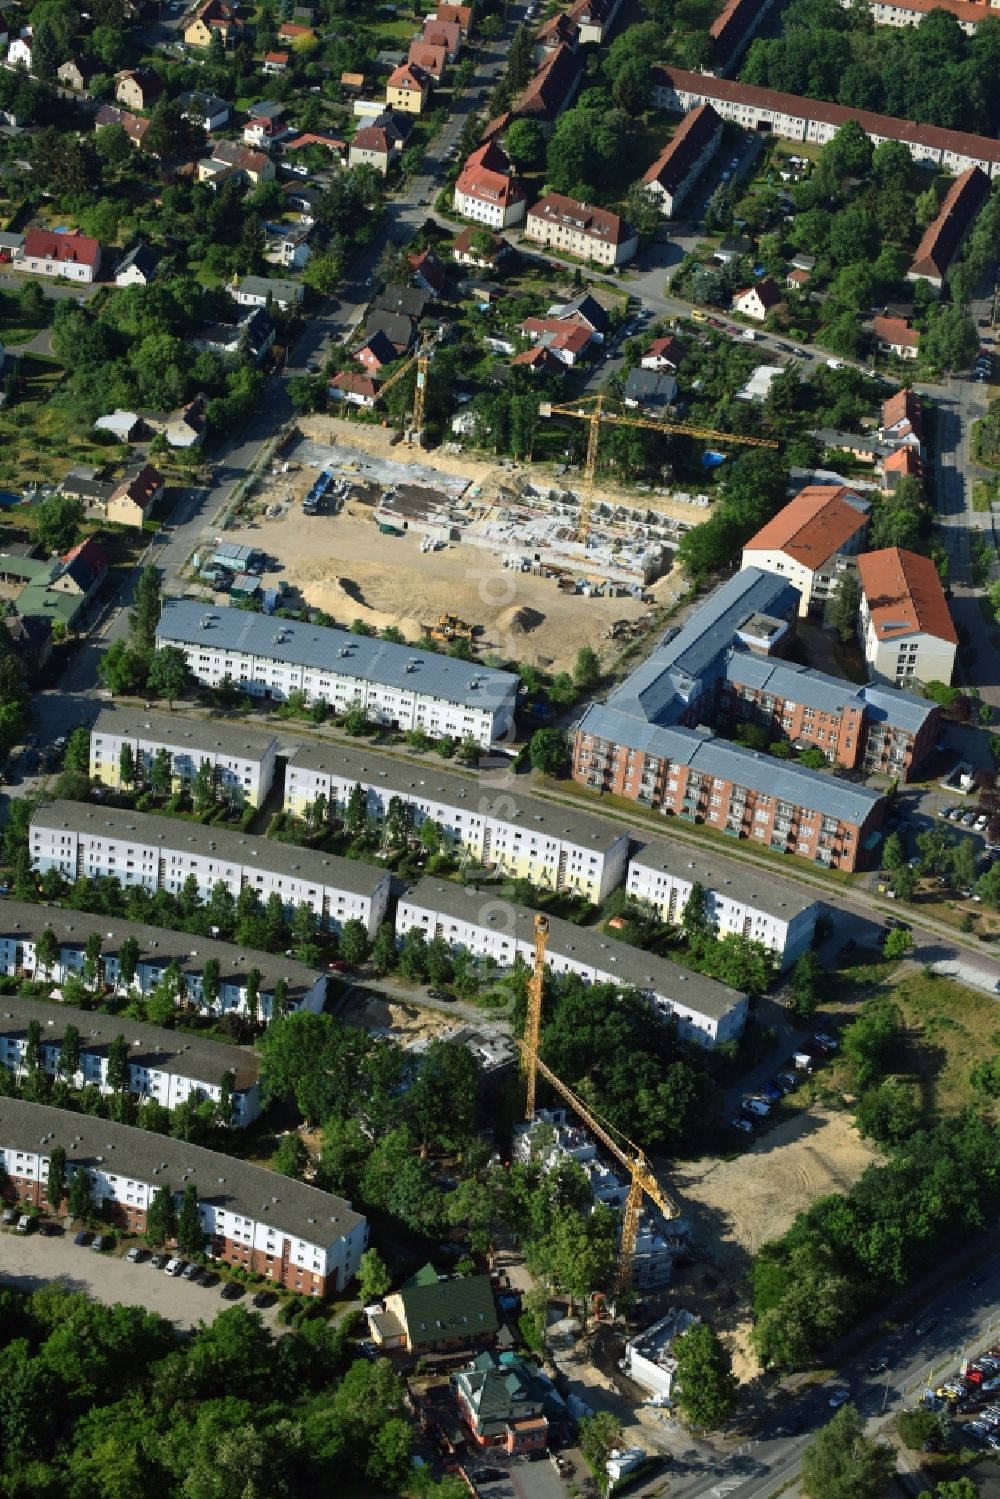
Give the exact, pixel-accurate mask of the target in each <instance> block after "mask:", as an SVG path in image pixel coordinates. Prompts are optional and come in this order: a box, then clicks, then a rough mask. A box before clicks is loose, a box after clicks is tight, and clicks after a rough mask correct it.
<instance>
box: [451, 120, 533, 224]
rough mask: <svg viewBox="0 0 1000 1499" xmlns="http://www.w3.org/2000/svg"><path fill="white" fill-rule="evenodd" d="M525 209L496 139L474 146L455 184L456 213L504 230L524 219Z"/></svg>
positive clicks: (525, 200) (508, 160) (512, 174)
mask: <svg viewBox="0 0 1000 1499" xmlns="http://www.w3.org/2000/svg"><path fill="white" fill-rule="evenodd" d="M527 208H528V200H527V197H526V196H525V194H524V192H523V190H522V188H521V186H520V183H519V182H518V181H517V179H516V177H515V176H514V168H513V166H512V165H511V162H510V157H509V156H508V155H507V153H506V151H505V150H504V149H503V147H502V146H501V145H500V143H499V141H497V140H488V141H486V142H485V144H484V145H482V146H479V147H477V149H476V150H475V151H473V152H472V153H471V154H470V155H469V156H468V158H467V159H466V163H465V166H464V167H463V168H462V170H461V172H460V173H459V175H458V180H457V181H456V183H455V212H456V213H460V214H461V215H462V217H463V218H466V219H473V220H474V221H475V222H476V223H477V224H485V225H486V226H487V227H488V228H490V229H507V228H509V227H510V225H511V224H517V223H519V222H520V220H521V219H523V218H524V216H525V213H526V212H527Z"/></svg>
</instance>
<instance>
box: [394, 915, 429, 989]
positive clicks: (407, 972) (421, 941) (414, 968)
mask: <svg viewBox="0 0 1000 1499" xmlns="http://www.w3.org/2000/svg"><path fill="white" fill-rule="evenodd" d="M399 971H400V973H401V974H402V976H403V978H405V979H408V980H409V981H410V983H414V984H419V983H423V981H424V979H425V978H426V977H427V939H426V937H425V936H424V934H423V932H422V931H421V930H420V928H419V927H416V926H413V927H411V928H410V930H409V931H408V932H407V933H406V935H405V937H404V938H403V945H402V947H401V948H400V950H399Z"/></svg>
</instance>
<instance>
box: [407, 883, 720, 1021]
mask: <svg viewBox="0 0 1000 1499" xmlns="http://www.w3.org/2000/svg"><path fill="white" fill-rule="evenodd" d="M534 921H535V912H534V911H532V910H529V909H528V907H527V906H517V905H514V904H513V902H511V901H508V900H504V899H502V898H500V897H498V896H497V894H496V893H495V892H491V891H489V890H477V889H474V888H473V887H472V886H462V885H456V884H455V883H454V882H453V881H450V880H440V879H433V878H428V879H424V880H421V881H420V883H419V884H418V885H416V886H414V888H413V889H412V890H408V891H407V892H406V894H405V895H403V896H402V897H401V899H400V902H399V907H398V910H397V913H396V935H397V936H398V937H405V935H406V933H407V932H408V931H410V930H411V929H412V928H417V929H419V930H420V931H422V932H423V933H424V935H425V936H426V938H427V940H428V941H430V940H431V939H432V938H434V937H442V938H443V939H444V941H445V942H446V943H447V944H448V946H449V947H450V948H451V949H452V951H457V950H459V949H464V950H465V951H466V952H469V953H472V954H474V955H475V956H478V957H486V956H489V957H491V958H493V959H494V960H495V961H496V962H497V963H498V964H499V966H500V967H501V968H510V967H511V966H512V965H513V963H514V959H515V957H517V956H518V955H520V956H521V957H522V958H523V959H524V961H525V962H526V963H528V964H529V965H531V964H533V963H534V953H535V929H534ZM546 966H547V967H548V969H549V970H550V972H552V973H555V974H563V973H575V974H578V975H579V977H580V978H582V979H583V981H584V982H585V983H588V984H617V985H618V986H619V987H621V988H633V989H637V990H638V991H639V992H640V993H641V994H643V995H645V996H646V997H647V998H648V999H649V1000H650V1001H651V1002H652V1004H654V1005H655V1007H656V1008H657V1010H659V1011H660V1013H661V1015H662V1016H663V1017H664V1018H665V1019H666V1018H670V1019H673V1020H676V1022H677V1029H678V1034H679V1035H680V1036H681V1037H682V1038H683V1039H684V1040H685V1041H690V1042H692V1043H693V1044H695V1045H698V1046H706V1047H713V1046H718V1045H721V1044H722V1042H724V1041H733V1040H736V1038H737V1037H739V1036H740V1035H742V1033H743V1027H744V1025H745V1024H746V1017H747V1003H748V1002H747V997H746V995H745V994H739V993H737V991H736V990H735V989H730V988H729V987H728V985H726V984H720V983H717V982H716V980H715V979H710V978H707V977H706V976H705V975H704V974H702V973H695V972H694V971H693V970H691V969H687V968H681V967H680V966H679V965H678V964H677V963H669V962H667V960H666V959H665V958H660V957H657V956H656V955H655V954H653V953H648V952H644V951H642V949H641V948H637V947H629V946H628V945H627V944H626V943H624V942H618V941H616V940H615V939H614V938H613V937H607V936H605V935H604V934H603V933H602V932H599V931H597V930H595V929H593V928H590V927H580V926H574V925H573V924H572V923H571V922H568V921H561V920H559V919H558V918H556V917H551V918H550V920H549V941H548V949H547V952H546Z"/></svg>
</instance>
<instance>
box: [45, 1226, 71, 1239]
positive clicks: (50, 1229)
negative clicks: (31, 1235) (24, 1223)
mask: <svg viewBox="0 0 1000 1499" xmlns="http://www.w3.org/2000/svg"><path fill="white" fill-rule="evenodd" d="M38 1232H39V1233H40V1234H42V1235H43V1236H44V1237H45V1238H46V1239H54V1238H56V1237H57V1236H58V1235H59V1234H63V1233H65V1232H66V1230H65V1229H64V1228H63V1226H62V1224H61V1223H40V1224H39V1225H38Z"/></svg>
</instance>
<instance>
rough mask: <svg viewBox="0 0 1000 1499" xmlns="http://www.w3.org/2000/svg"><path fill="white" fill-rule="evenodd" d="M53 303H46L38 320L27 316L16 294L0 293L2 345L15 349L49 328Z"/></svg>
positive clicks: (0, 337) (0, 339)
mask: <svg viewBox="0 0 1000 1499" xmlns="http://www.w3.org/2000/svg"><path fill="white" fill-rule="evenodd" d="M51 311H52V303H51V302H46V303H45V305H44V307H43V308H42V311H41V315H40V316H39V317H38V318H34V319H33V318H31V317H28V316H26V315H25V313H24V310H23V309H22V307H21V301H20V298H19V297H18V295H17V293H16V292H12V291H0V343H3V344H6V345H7V347H8V348H10V349H15V350H16V346H17V345H18V344H23V343H27V342H28V340H29V339H32V338H34V336H35V334H36V333H39V332H41V330H42V329H43V328H45V327H47V326H48V323H49V316H50V313H51Z"/></svg>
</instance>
